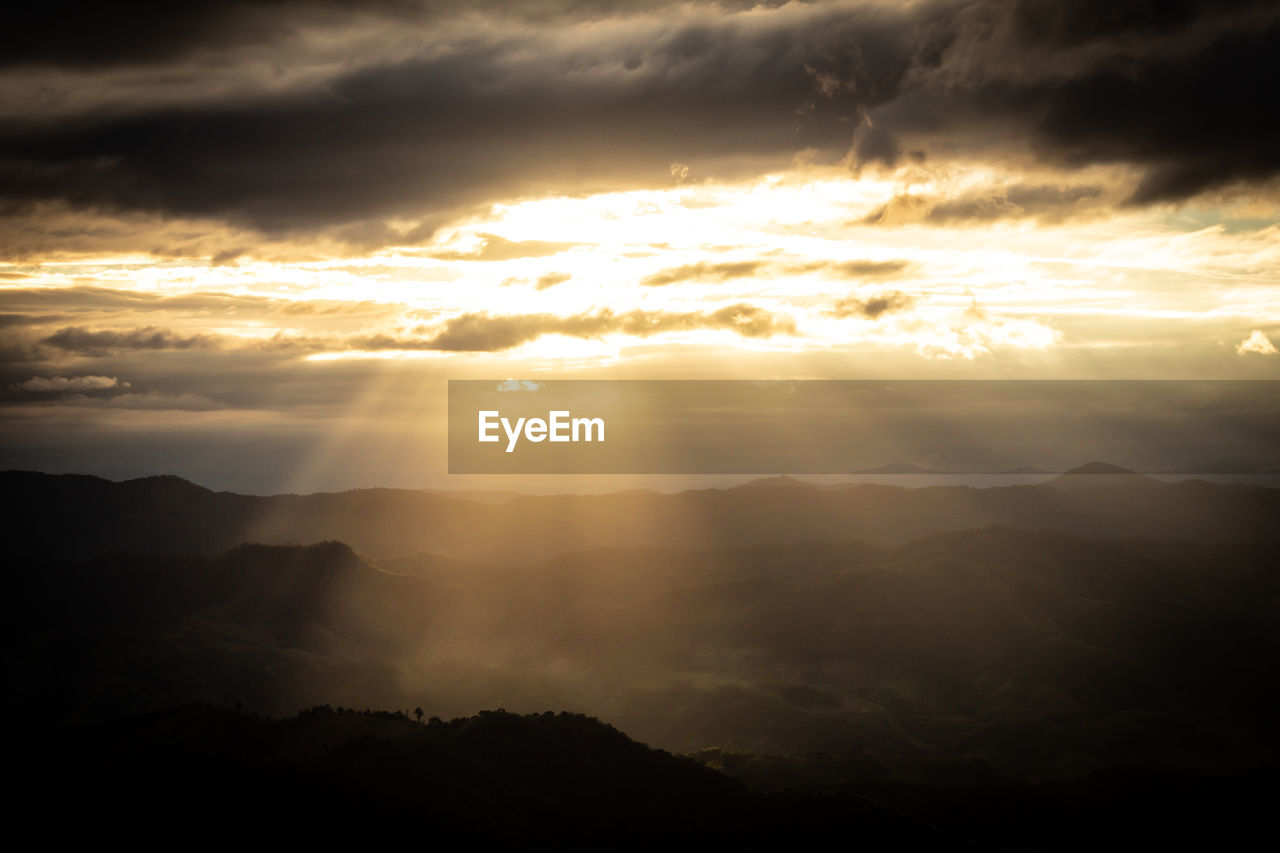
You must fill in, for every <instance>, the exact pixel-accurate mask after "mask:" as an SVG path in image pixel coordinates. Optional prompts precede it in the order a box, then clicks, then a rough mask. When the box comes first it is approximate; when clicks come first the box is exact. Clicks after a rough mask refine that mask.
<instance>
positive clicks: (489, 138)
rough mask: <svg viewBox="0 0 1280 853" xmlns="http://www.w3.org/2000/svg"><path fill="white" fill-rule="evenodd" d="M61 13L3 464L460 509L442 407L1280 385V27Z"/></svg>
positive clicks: (8, 385)
mask: <svg viewBox="0 0 1280 853" xmlns="http://www.w3.org/2000/svg"><path fill="white" fill-rule="evenodd" d="M72 5H75V4H72ZM65 6H66V4H60V3H50V4H43V5H42V6H41V7H40V8H39V9H34V10H31V11H28V12H25V13H21V14H22V15H25V16H26V20H21V21H18V22H16V23H17V25H15V26H12V27H7V28H6V30H7V32H6V34H5V35H4V36H3V42H4V43H3V44H0V47H3V48H4V49H3V50H0V429H3V431H4V432H3V434H4V445H3V458H0V465H2V466H3V467H16V468H40V469H45V470H76V471H91V472H100V473H106V474H110V475H113V476H126V475H135V474H142V473H156V472H161V471H167V472H175V473H180V474H184V475H186V476H190V477H193V478H195V479H197V480H199V481H201V482H207V483H210V484H214V485H219V486H223V487H229V488H230V487H236V488H243V489H255V490H277V489H280V488H298V489H310V488H320V487H330V488H334V487H340V486H352V485H373V484H394V485H446V484H447V478H442V477H441V470H442V466H443V460H444V455H443V451H442V449H440V447H439V442H440V440H441V432H440V430H441V428H442V427H441V417H440V415H441V408H442V406H443V404H444V399H443V383H444V380H446V379H448V378H465V377H506V376H526V375H527V376H536V375H541V376H551V377H565V378H570V377H604V376H619V377H623V376H626V377H648V378H702V377H714V378H748V377H786V378H811V377H812V378H821V377H839V378H864V377H898V378H912V377H964V378H979V377H981V378H991V377H1020V378H1059V377H1074V378H1081V377H1083V378H1094V377H1096V378H1121V377H1124V378H1182V377H1211V378H1280V357H1278V356H1277V353H1276V346H1275V344H1276V343H1277V342H1280V287H1278V285H1280V207H1278V202H1280V193H1278V192H1277V188H1278V185H1277V178H1276V175H1277V173H1278V172H1280V147H1278V146H1276V144H1275V139H1276V138H1277V133H1278V132H1280V127H1278V125H1280V120H1278V119H1277V114H1276V111H1275V109H1274V106H1273V105H1274V103H1276V102H1280V92H1277V91H1276V90H1277V87H1278V84H1277V80H1280V69H1277V67H1276V66H1277V63H1278V62H1280V60H1277V56H1280V10H1277V8H1276V7H1275V4H1274V3H1253V2H1230V3H1214V4H1208V3H1205V4H1197V3H1191V2H1187V3H1182V2H1179V3H1169V4H1148V3H1136V2H1135V3H1124V2H1121V3H1103V2H1100V0H1075V2H1065V3H1058V2H1038V1H1037V0H1018V2H1014V0H1010V1H1009V2H994V0H993V2H926V3H868V2H853V3H850V2H815V3H788V4H781V5H779V4H775V3H769V4H761V5H759V6H756V5H755V4H752V3H720V4H671V3H662V2H640V0H636V2H627V3H594V2H573V0H539V2H533V3H527V4H498V3H425V4H419V3H412V2H402V3H401V2H388V3H378V4H359V5H352V4H345V3H340V2H304V3H296V4H281V5H279V6H265V7H264V6H261V5H259V4H253V3H243V4H242V3H234V2H233V3H209V4H204V3H192V4H181V7H180V8H178V7H175V8H168V7H164V8H158V9H155V8H151V7H150V6H149V5H148V4H128V3H126V4H124V5H123V6H113V7H112V11H110V12H106V11H103V10H98V11H96V12H94V11H89V12H84V10H81V13H80V14H71V13H70V12H69V11H68V9H66V8H64V7H65ZM1082 461H1083V460H1082Z"/></svg>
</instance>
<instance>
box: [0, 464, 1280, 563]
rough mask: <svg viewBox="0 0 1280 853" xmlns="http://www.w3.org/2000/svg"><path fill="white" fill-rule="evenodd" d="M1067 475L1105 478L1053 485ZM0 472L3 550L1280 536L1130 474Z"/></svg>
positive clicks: (533, 551)
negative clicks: (693, 483)
mask: <svg viewBox="0 0 1280 853" xmlns="http://www.w3.org/2000/svg"><path fill="white" fill-rule="evenodd" d="M1086 468H1088V466H1086ZM1077 470H1078V471H1079V470H1083V469H1077ZM1089 470H1094V469H1092V468H1090V469H1089ZM1077 483H1078V484H1079V485H1081V486H1088V485H1094V484H1097V483H1104V484H1105V485H1107V488H1105V489H1101V488H1097V489H1095V488H1063V487H1062V486H1063V485H1064V484H1066V485H1074V484H1077ZM0 486H3V489H4V492H5V494H6V495H7V496H8V497H9V498H10V502H9V503H10V507H11V509H10V511H9V512H8V513H7V514H5V516H4V518H3V520H0V530H3V532H4V535H5V539H6V542H8V543H10V549H11V551H12V552H13V553H15V554H19V555H28V556H36V557H39V558H48V559H83V558H86V557H92V556H95V555H101V554H105V553H110V552H112V551H128V552H133V553H155V554H216V553H220V552H222V551H225V550H227V549H229V548H232V547H234V546H235V545H237V544H240V543H241V542H262V543H268V544H293V543H310V542H318V541H323V540H328V539H336V540H341V541H343V542H347V543H349V544H350V545H351V546H352V547H353V548H355V549H356V550H357V551H359V552H360V553H362V554H368V555H370V556H372V557H374V558H386V557H396V556H402V555H406V554H412V553H417V552H423V551H425V552H430V553H434V554H440V555H444V556H448V557H452V558H455V559H463V560H472V561H481V562H489V561H537V560H541V559H546V558H548V557H550V556H553V555H555V554H559V553H565V552H569V551H577V550H583V549H587V548H593V547H599V546H604V545H625V546H641V547H648V546H670V547H680V548H724V547H734V546H737V545H744V544H751V543H768V542H774V543H777V542H812V541H846V540H849V539H860V540H863V541H867V542H874V543H878V544H899V543H902V542H906V541H909V540H911V539H914V538H917V537H919V536H924V535H928V534H931V533H936V532H940V531H945V530H961V529H968V528H974V527H985V526H988V525H993V524H998V525H1005V526H1010V527H1020V528H1032V529H1054V530H1061V531H1064V532H1068V533H1073V534H1076V535H1081V536H1089V537H1105V538H1124V537H1138V536H1141V537H1152V538H1169V537H1175V538H1179V539H1188V540H1195V541H1204V542H1240V541H1274V540H1275V539H1276V538H1277V536H1280V528H1278V527H1277V526H1276V524H1275V519H1276V518H1278V517H1280V489H1265V488H1261V487H1256V486H1242V485H1217V484H1211V483H1206V482H1203V481H1196V480H1191V481H1183V482H1178V483H1162V482H1159V481H1156V480H1150V479H1148V478H1145V477H1141V476H1140V475H1136V474H1123V475H1122V474H1110V475H1096V474H1092V473H1073V474H1068V475H1064V476H1063V477H1061V478H1058V479H1057V480H1054V481H1052V482H1051V483H1047V484H1041V485H1034V486H1007V487H996V488H981V489H979V488H969V487H966V486H945V487H930V488H921V489H906V488H899V487H892V486H879V485H844V486H812V485H809V484H805V483H801V482H799V481H793V482H790V483H784V484H783V485H775V486H774V487H771V488H761V487H759V486H757V485H751V484H748V485H746V486H741V487H737V488H732V489H703V490H695V491H687V492H681V493H678V494H657V493H654V492H643V491H633V492H621V493H616V494H608V495H551V496H525V497H517V498H512V499H510V500H507V501H505V502H502V503H498V504H493V503H488V504H486V503H479V502H476V501H473V500H468V499H463V498H458V497H450V496H446V495H442V494H436V493H431V492H414V491H403V490H394V489H368V490H358V491H352V492H341V493H335V494H315V495H275V496H270V497H255V496H248V495H235V494H230V493H226V492H217V493H215V492H210V491H208V490H206V489H202V488H200V487H198V486H194V485H192V484H190V483H186V482H185V481H182V480H178V479H176V478H168V477H166V478H146V479H143V480H131V481H127V482H124V483H111V482H109V481H106V480H101V479H98V478H94V477H81V476H52V475H46V474H33V473H24V472H6V473H4V474H2V475H0Z"/></svg>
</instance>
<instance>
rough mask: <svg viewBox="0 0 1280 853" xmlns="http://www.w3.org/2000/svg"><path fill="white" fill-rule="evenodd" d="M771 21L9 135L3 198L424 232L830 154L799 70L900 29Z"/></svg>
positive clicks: (418, 67)
mask: <svg viewBox="0 0 1280 853" xmlns="http://www.w3.org/2000/svg"><path fill="white" fill-rule="evenodd" d="M770 15H771V16H770V17H769V18H768V19H765V20H755V19H752V20H751V21H747V22H743V21H736V22H734V20H733V19H729V18H726V17H725V16H724V15H723V14H722V13H719V12H714V11H706V10H704V11H702V12H698V13H696V14H694V13H689V14H687V15H685V16H684V17H676V18H674V19H672V20H671V21H670V22H669V23H668V22H664V21H662V20H660V19H657V18H654V19H651V20H648V22H647V23H643V24H637V28H636V29H635V30H634V31H633V30H631V29H626V30H622V29H614V30H612V31H610V35H608V37H609V38H610V39H611V41H606V42H602V43H594V42H590V41H586V40H585V39H580V40H577V41H572V40H571V41H566V42H565V43H563V44H557V43H554V42H552V43H550V44H547V43H545V40H544V39H543V38H542V37H543V36H544V35H546V34H545V33H541V32H540V33H533V32H526V31H525V30H521V29H518V28H517V29H514V30H512V29H510V28H507V29H503V28H502V27H501V26H500V23H495V24H494V34H493V36H492V37H491V38H490V39H489V40H484V39H472V40H471V41H468V42H466V43H464V44H451V45H449V46H448V47H449V49H448V50H437V51H431V50H424V54H430V55H423V56H419V57H418V58H414V59H408V60H405V61H401V62H396V63H394V64H390V65H384V66H376V65H375V66H372V67H357V68H356V69H355V70H353V71H350V72H347V73H345V74H343V75H341V76H338V77H336V78H334V79H331V80H328V81H326V82H325V83H324V85H322V86H317V87H314V88H310V89H305V90H303V91H293V90H290V91H286V92H273V93H267V94H259V95H254V96H246V95H238V96H236V97H234V98H229V99H225V100H220V99H216V98H207V99H201V100H199V101H197V102H192V103H189V104H183V105H182V106H180V107H175V106H164V105H156V106H150V107H149V106H147V105H146V104H140V105H139V107H138V109H137V110H136V111H135V112H133V113H132V114H126V115H121V114H120V113H119V111H118V110H117V111H112V112H109V113H107V114H102V115H99V114H95V113H93V112H92V111H90V112H86V113H84V114H82V115H77V116H74V117H66V118H60V119H58V120H49V119H41V120H36V119H32V120H31V121H29V122H23V121H17V122H12V123H10V124H9V126H8V127H6V128H5V129H4V130H3V131H0V199H7V200H8V201H9V202H10V203H12V204H18V203H23V202H27V201H31V200H58V199H61V200H65V201H67V202H70V203H72V204H75V205H78V206H103V207H111V208H125V209H143V210H152V211H161V212H165V213H169V214H178V215H183V216H213V217H219V218H224V219H227V220H231V221H235V222H239V223H247V224H251V225H255V226H259V227H262V228H275V229H290V228H300V227H317V226H329V225H335V224H343V223H351V222H357V221H361V220H365V219H369V218H373V217H381V216H388V215H394V214H406V215H407V214H414V215H423V216H425V217H426V218H427V219H428V220H431V221H435V220H433V219H432V215H433V214H435V215H437V218H438V215H444V214H445V213H453V212H456V211H457V210H458V209H461V208H465V207H466V206H468V205H472V204H477V203H483V202H485V201H487V200H491V199H493V198H497V197H510V196H515V195H520V194H522V193H536V192H543V191H548V190H554V191H574V190H579V189H591V188H604V187H614V186H619V185H628V184H641V183H652V182H654V181H655V180H659V179H662V180H669V179H670V171H669V170H670V164H671V163H672V162H675V161H677V160H685V161H687V160H689V159H690V158H697V162H700V163H708V162H711V161H715V160H718V159H733V158H741V157H744V156H746V157H773V158H775V162H778V163H781V162H785V159H782V158H789V157H790V156H791V154H793V153H794V152H795V151H796V150H798V149H800V148H804V147H816V148H822V149H826V150H829V151H832V152H838V151H841V150H843V148H845V147H847V145H848V141H849V139H850V136H851V132H852V126H851V125H850V124H849V122H848V119H849V117H850V114H849V112H848V111H847V110H845V109H844V108H843V107H842V108H841V109H838V110H835V111H830V110H810V111H809V113H808V114H806V115H798V114H797V113H798V111H803V109H804V108H805V107H806V105H807V104H811V102H812V101H813V92H814V82H813V74H812V69H813V67H814V66H815V64H816V65H820V64H822V62H823V61H824V60H823V56H824V53H825V52H827V51H838V50H840V49H842V46H843V45H846V44H848V43H850V42H852V41H860V40H866V41H868V42H875V43H876V44H877V45H892V44H895V43H897V42H899V41H900V40H901V37H902V33H900V32H898V30H897V28H898V27H900V24H899V23H898V22H897V18H898V17H899V16H898V15H897V13H894V12H891V11H889V10H884V9H881V8H879V7H868V8H867V9H865V10H861V11H857V12H849V11H848V10H844V9H841V10H835V9H832V10H826V9H824V8H818V9H816V10H795V9H790V10H781V11H779V12H778V13H776V14H775V13H770ZM775 17H776V18H777V20H774V18H775ZM726 21H728V23H726ZM550 32H552V33H553V34H554V33H555V32H557V31H556V30H552V31H550ZM421 35H422V37H423V38H427V39H429V38H430V31H429V30H427V31H423V32H422V33H421ZM437 47H441V48H443V47H444V46H443V45H437ZM877 51H879V52H880V53H884V54H885V55H886V57H896V59H894V60H893V61H892V62H891V66H892V67H890V68H888V69H887V70H884V69H879V68H877V69H876V71H875V74H876V75H877V76H888V77H893V76H894V75H897V74H901V73H902V72H904V71H905V70H906V68H907V66H908V62H907V58H908V55H909V53H908V51H907V50H906V49H905V45H903V46H901V47H899V48H897V49H889V48H883V47H877ZM287 60H288V57H287V56H285V57H282V58H281V61H282V62H287ZM877 87H878V84H877ZM873 88H876V87H873ZM421 233H422V234H426V233H429V223H428V227H427V230H426V231H424V232H421Z"/></svg>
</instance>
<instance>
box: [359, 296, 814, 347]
mask: <svg viewBox="0 0 1280 853" xmlns="http://www.w3.org/2000/svg"><path fill="white" fill-rule="evenodd" d="M694 329H718V330H727V331H731V332H735V333H737V334H739V335H742V336H743V337H748V338H767V337H772V336H773V335H793V334H795V332H796V328H795V323H794V322H793V321H792V320H791V318H790V317H786V316H784V315H778V314H774V313H771V312H769V311H766V310H765V309H763V308H760V307H758V306H755V305H730V306H728V307H726V308H721V309H719V310H716V311H707V312H702V311H690V312H668V311H640V310H636V311H629V312H625V313H616V312H614V311H611V310H609V309H607V308H605V309H601V310H599V311H595V312H584V313H581V314H572V315H570V316H567V317H562V316H559V315H556V314H510V315H501V314H499V315H493V314H486V313H476V314H463V315H461V316H458V317H454V318H453V319H451V320H449V321H448V322H447V323H445V325H444V327H443V328H442V329H441V330H440V331H439V332H437V333H436V334H435V335H432V336H430V337H423V338H396V337H391V336H389V335H376V336H373V337H368V338H359V339H356V340H353V341H351V342H350V344H351V346H352V347H354V348H356V349H366V350H389V349H404V350H441V351H445V352H498V351H501V350H506V349H511V348H512V347H517V346H520V345H521V344H525V343H528V342H529V341H532V340H534V339H536V338H539V337H541V336H543V335H568V336H570V337H575V338H598V337H601V336H603V335H607V334H611V333H620V334H626V335H635V336H637V337H648V336H650V335H656V334H660V333H662V332H681V331H691V330H694Z"/></svg>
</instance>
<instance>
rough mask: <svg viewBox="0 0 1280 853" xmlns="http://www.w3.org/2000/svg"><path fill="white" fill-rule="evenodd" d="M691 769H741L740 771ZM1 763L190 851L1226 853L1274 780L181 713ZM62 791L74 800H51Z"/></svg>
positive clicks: (41, 806)
mask: <svg viewBox="0 0 1280 853" xmlns="http://www.w3.org/2000/svg"><path fill="white" fill-rule="evenodd" d="M702 758H703V760H704V761H708V760H709V759H714V760H713V761H711V763H724V764H728V765H730V766H732V767H734V768H735V769H737V770H739V771H741V770H743V769H744V764H743V761H742V760H739V758H740V757H736V756H731V755H724V754H717V755H715V756H702ZM9 759H10V764H9V766H10V770H11V771H13V772H14V773H15V776H16V777H17V778H20V779H22V781H23V784H22V785H21V786H19V787H18V788H17V790H16V791H15V794H14V795H13V796H12V797H11V798H10V802H11V806H13V807H14V810H15V813H16V814H19V815H20V816H21V819H22V820H23V821H24V822H28V823H30V824H31V825H33V826H42V827H50V828H53V827H56V833H57V837H58V839H59V840H60V841H61V842H64V843H72V844H83V843H86V842H89V841H94V840H99V839H100V838H101V837H102V833H103V832H104V831H113V830H112V828H113V827H120V828H121V829H120V831H122V832H127V834H128V837H129V839H130V842H131V843H133V844H135V845H141V846H143V847H151V846H159V845H162V844H163V845H164V846H173V845H175V844H176V843H178V842H179V841H180V840H184V839H193V838H197V837H198V839H199V841H198V844H199V846H208V845H214V844H217V845H219V846H223V845H228V846H233V845H241V844H246V843H249V844H257V843H265V842H270V841H276V840H278V841H279V842H280V843H287V844H289V845H292V846H311V845H322V846H323V847H325V848H332V847H335V846H339V845H344V846H345V845H355V844H363V845H367V844H368V843H369V840H370V838H371V837H375V838H393V839H399V838H412V839H414V840H415V841H416V842H417V843H422V844H429V845H432V846H446V847H449V848H453V847H460V846H470V845H477V844H478V845H495V844H503V845H520V846H522V847H534V848H536V849H540V848H543V847H554V848H555V849H572V850H577V849H591V850H599V849H652V848H653V846H654V845H655V844H666V845H693V844H697V845H710V844H715V845H717V846H724V845H726V844H731V845H740V844H741V845H750V846H753V847H754V846H759V845H764V844H769V845H777V846H790V845H799V846H802V847H806V848H807V847H814V846H818V845H824V844H830V843H832V840H833V839H841V838H845V839H857V842H858V843H859V844H863V845H874V846H876V847H888V846H891V845H892V846H894V847H895V848H905V849H917V848H924V847H926V846H927V847H928V848H929V849H935V848H939V847H943V846H946V847H951V846H973V847H974V848H976V849H984V850H1078V849H1080V848H1081V847H1083V846H1089V847H1099V846H1101V847H1103V848H1104V849H1105V848H1113V847H1115V848H1119V847H1123V848H1126V849H1128V848H1132V847H1146V846H1157V847H1166V846H1172V847H1174V848H1179V847H1185V846H1189V845H1190V846H1199V847H1204V848H1212V847H1214V846H1217V845H1225V846H1229V847H1236V846H1240V845H1241V844H1243V843H1245V842H1246V841H1248V840H1250V839H1256V837H1258V834H1259V833H1264V832H1265V831H1266V830H1267V828H1268V826H1269V812H1270V808H1269V807H1270V805H1271V802H1272V801H1273V797H1274V793H1275V784H1274V781H1273V780H1274V777H1273V775H1271V774H1253V775H1248V776H1243V777H1237V778H1231V779H1214V778H1206V777H1195V776H1188V775H1186V774H1175V773H1167V772H1165V773H1159V772H1152V771H1141V770H1119V771H1109V772H1107V773H1095V774H1093V775H1091V776H1089V777H1088V778H1085V779H1081V780H1077V781H1074V782H1070V783H1058V784H1053V785H1039V786H1002V785H987V786H960V787H952V788H947V789H940V788H936V787H929V786H920V785H910V784H902V783H893V782H874V781H873V782H864V783H858V784H852V785H848V784H836V785H834V786H832V787H829V788H826V789H809V790H807V791H806V790H770V791H767V792H766V791H761V790H750V789H747V788H745V787H744V786H743V785H742V784H741V783H739V782H736V781H735V780H733V779H731V778H729V777H728V776H726V775H724V774H722V773H720V772H717V771H714V770H711V769H709V768H708V767H706V766H703V765H701V764H699V763H697V762H695V761H693V760H690V759H689V758H683V757H678V756H672V755H669V754H667V753H664V752H662V751H659V750H652V749H649V748H647V747H645V746H643V745H642V744H639V743H636V742H634V741H632V740H630V739H628V738H627V737H626V736H624V735H623V734H621V733H620V732H618V731H616V730H615V729H613V728H612V727H611V726H608V725H605V724H603V723H600V722H599V721H597V720H595V719H591V718H589V717H585V716H582V715H578V714H566V713H559V714H553V713H551V712H546V713H541V714H536V715H523V716H522V715H516V714H509V713H506V712H503V711H497V712H482V713H480V714H478V715H476V716H471V717H465V718H458V719H454V720H451V721H449V722H445V721H442V720H437V719H433V720H431V721H430V723H428V724H427V725H419V724H417V723H414V722H411V721H410V720H409V718H408V717H407V716H405V715H404V714H403V713H400V712H395V713H388V712H376V711H364V712H355V711H351V710H345V709H337V710H334V709H332V708H329V707H316V708H312V709H310V710H308V711H304V712H302V713H300V714H298V715H297V716H296V717H293V718H291V719H284V720H266V719H259V718H256V717H250V716H246V715H243V714H239V713H234V712H231V711H225V710H219V709H216V708H212V707H208V706H198V705H197V706H185V707H180V708H175V709H171V710H165V711H161V712H157V713H154V714H150V715H146V716H141V717H133V718H126V719H121V720H116V721H113V722H111V723H108V724H104V725H100V726H95V727H90V728H87V729H83V730H79V731H76V732H72V733H69V734H67V735H64V736H62V737H60V738H59V739H57V740H44V741H32V740H29V739H28V740H25V741H23V742H22V744H21V746H20V748H19V749H18V750H17V751H16V755H15V754H13V753H12V751H11V755H10V756H9ZM821 760H822V759H821V758H819V757H814V758H811V759H810V762H811V763H816V762H820V761H821ZM766 787H771V786H766ZM64 788H71V789H74V791H75V792H76V793H75V794H74V795H52V794H51V793H50V792H57V791H61V790H63V789H64ZM69 800H70V801H74V803H75V806H74V817H73V818H72V817H69V815H68V812H69V806H68V801H69ZM50 831H55V830H53V829H50Z"/></svg>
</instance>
